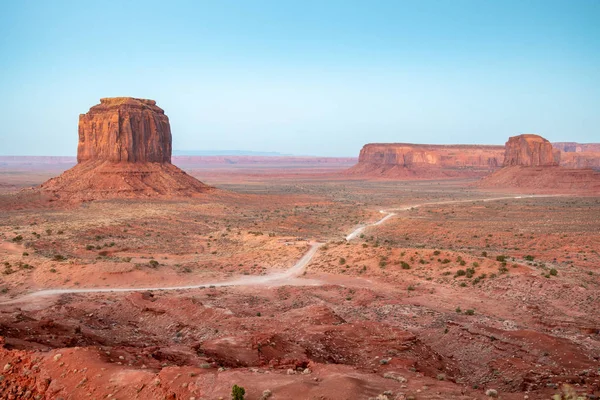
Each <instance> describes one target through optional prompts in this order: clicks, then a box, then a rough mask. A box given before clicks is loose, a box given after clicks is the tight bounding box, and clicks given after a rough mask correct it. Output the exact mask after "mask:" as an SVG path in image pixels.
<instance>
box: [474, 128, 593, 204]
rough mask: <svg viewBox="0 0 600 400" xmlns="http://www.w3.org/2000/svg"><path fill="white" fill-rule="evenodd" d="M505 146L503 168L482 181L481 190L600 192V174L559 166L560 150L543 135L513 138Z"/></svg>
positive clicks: (589, 170) (478, 184)
mask: <svg viewBox="0 0 600 400" xmlns="http://www.w3.org/2000/svg"><path fill="white" fill-rule="evenodd" d="M505 147H506V150H505V155H504V166H503V168H501V169H500V170H498V171H496V172H494V173H493V174H491V175H489V176H486V177H485V178H484V179H482V180H481V181H479V182H478V183H477V186H478V187H480V188H486V189H500V190H503V189H508V190H517V191H522V192H545V193H585V194H598V193H600V173H598V172H596V171H593V170H591V169H585V168H578V169H573V168H565V167H561V166H559V164H560V163H561V152H560V150H558V149H555V148H553V147H552V144H551V143H550V142H549V141H547V140H546V139H544V138H543V137H541V136H538V135H519V136H513V137H511V138H509V139H508V141H507V142H506V146H505Z"/></svg>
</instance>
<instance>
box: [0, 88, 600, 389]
mask: <svg viewBox="0 0 600 400" xmlns="http://www.w3.org/2000/svg"><path fill="white" fill-rule="evenodd" d="M176 134H177V133H176V132H173V135H176ZM171 142H172V134H171V128H170V121H169V119H168V117H167V116H166V114H165V112H164V111H163V110H162V109H161V108H160V107H159V106H158V105H157V103H156V102H155V101H153V100H143V99H136V98H107V99H102V100H101V102H100V104H98V105H96V106H93V107H92V108H91V109H90V110H89V112H87V113H85V114H82V115H81V116H80V118H79V144H78V149H77V154H78V156H77V159H76V160H75V159H72V158H68V157H63V158H61V157H0V261H1V262H2V265H1V266H0V268H1V272H2V275H1V276H0V337H1V338H0V343H1V348H0V367H1V368H2V369H3V370H2V371H1V372H0V397H1V398H3V399H65V400H66V399H107V398H108V399H123V400H125V399H186V400H192V399H194V400H200V399H229V398H232V390H233V393H234V394H235V391H236V390H238V393H237V395H238V396H241V397H237V398H246V399H250V400H258V399H377V400H386V399H387V400H392V399H396V400H400V399H404V400H408V399H413V400H420V399H487V398H500V399H550V398H552V399H597V398H599V396H600V313H599V312H598V310H599V309H600V254H599V251H600V172H599V171H598V170H599V169H600V144H578V143H567V142H564V143H550V142H549V141H547V140H546V139H544V138H543V137H542V136H539V135H532V134H531V135H530V134H527V135H516V134H515V136H513V137H511V138H507V142H506V145H505V146H490V145H485V146H484V145H481V146H479V145H427V144H409V143H389V144H381V143H373V144H366V145H365V146H364V148H363V149H362V151H361V152H360V155H359V157H358V158H357V159H355V158H327V157H260V156H178V157H172V143H171ZM175 165H177V166H175ZM232 388H233V389H232ZM240 388H243V392H245V394H240V392H239V390H241V389H240ZM244 396H245V397H244ZM553 396H554V397H553ZM234 398H235V397H234Z"/></svg>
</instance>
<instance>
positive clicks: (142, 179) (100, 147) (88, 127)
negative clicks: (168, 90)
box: [41, 97, 211, 201]
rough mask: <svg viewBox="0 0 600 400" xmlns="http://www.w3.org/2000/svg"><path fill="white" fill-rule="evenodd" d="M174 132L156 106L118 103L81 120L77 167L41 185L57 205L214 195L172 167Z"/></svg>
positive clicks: (108, 102)
mask: <svg viewBox="0 0 600 400" xmlns="http://www.w3.org/2000/svg"><path fill="white" fill-rule="evenodd" d="M171 141H172V137H171V127H170V125H169V118H168V117H167V116H166V115H165V112H164V111H163V110H162V109H161V108H160V107H158V106H157V105H156V102H155V101H154V100H146V99H136V98H132V97H114V98H104V99H101V100H100V104H98V105H95V106H93V107H92V108H90V111H89V112H88V113H86V114H81V115H80V116H79V144H78V146H77V161H78V164H77V165H76V166H75V167H73V168H71V169H69V170H67V171H65V172H64V173H63V174H62V175H60V176H58V177H56V178H52V179H50V180H48V181H47V182H45V183H43V184H42V185H41V190H42V191H43V192H45V193H48V194H51V195H53V196H54V197H56V198H58V199H65V200H70V201H72V200H75V201H88V200H96V199H107V198H135V197H144V198H147V197H187V196H193V195H196V194H199V193H203V192H206V191H207V190H209V189H211V188H210V187H209V186H207V185H205V184H203V183H202V182H200V181H198V180H197V179H195V178H193V177H191V176H190V175H188V174H186V173H185V172H184V171H182V170H181V169H179V168H177V167H176V166H174V165H173V164H171Z"/></svg>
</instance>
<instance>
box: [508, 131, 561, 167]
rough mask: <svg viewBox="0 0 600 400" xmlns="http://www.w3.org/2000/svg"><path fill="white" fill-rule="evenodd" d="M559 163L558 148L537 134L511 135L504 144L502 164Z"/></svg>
mask: <svg viewBox="0 0 600 400" xmlns="http://www.w3.org/2000/svg"><path fill="white" fill-rule="evenodd" d="M559 164H560V150H558V149H555V148H553V147H552V143H550V142H549V141H548V140H546V139H544V138H543V137H541V136H539V135H533V134H524V135H518V136H512V137H510V138H509V139H508V142H506V144H505V145H504V162H503V166H505V167H508V166H511V165H521V166H524V167H544V166H557V165H559Z"/></svg>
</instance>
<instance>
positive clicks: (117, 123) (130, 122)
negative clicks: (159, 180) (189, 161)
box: [77, 97, 171, 163]
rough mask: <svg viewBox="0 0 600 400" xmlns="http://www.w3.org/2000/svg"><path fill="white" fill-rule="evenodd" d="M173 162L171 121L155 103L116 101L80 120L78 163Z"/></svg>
mask: <svg viewBox="0 0 600 400" xmlns="http://www.w3.org/2000/svg"><path fill="white" fill-rule="evenodd" d="M89 160H106V161H112V162H121V161H125V162H158V163H170V162H171V127H170V126H169V117H167V116H166V115H165V112H164V111H163V109H162V108H160V107H158V106H157V105H156V101H154V100H146V99H134V98H131V97H113V98H105V99H100V104H98V105H95V106H93V107H92V108H90V111H88V113H87V114H81V115H80V116H79V145H78V146H77V161H78V162H84V161H89Z"/></svg>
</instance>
